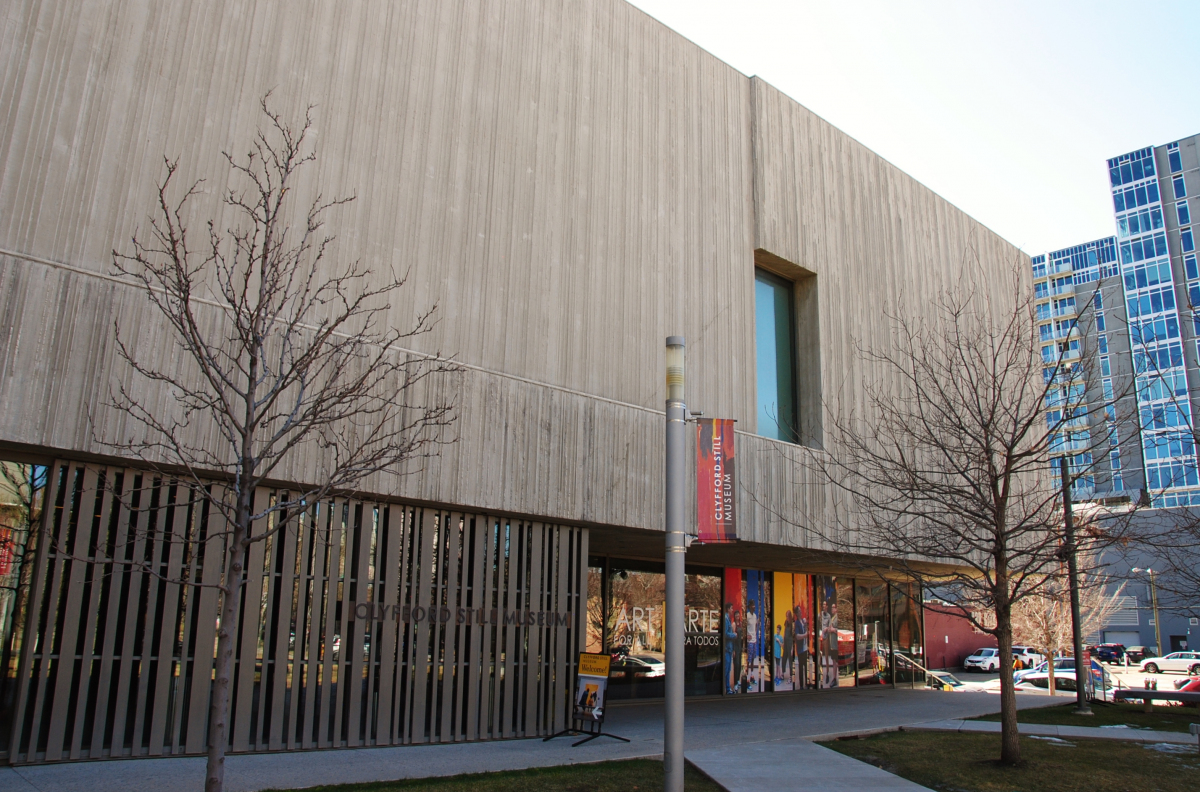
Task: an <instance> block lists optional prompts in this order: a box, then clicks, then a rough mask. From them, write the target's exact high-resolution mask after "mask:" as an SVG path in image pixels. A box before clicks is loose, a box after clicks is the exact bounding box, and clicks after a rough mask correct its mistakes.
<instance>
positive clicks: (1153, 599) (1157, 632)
mask: <svg viewBox="0 0 1200 792" xmlns="http://www.w3.org/2000/svg"><path fill="white" fill-rule="evenodd" d="M1129 571H1130V572H1132V573H1134V574H1135V575H1136V574H1138V573H1140V572H1145V573H1146V574H1147V575H1149V576H1150V608H1151V613H1153V614H1154V653H1155V654H1159V655H1161V654H1162V632H1161V629H1162V628H1161V627H1160V626H1159V623H1158V587H1157V586H1155V585H1154V570H1153V569H1141V568H1139V567H1134V568H1133V569H1131V570H1129Z"/></svg>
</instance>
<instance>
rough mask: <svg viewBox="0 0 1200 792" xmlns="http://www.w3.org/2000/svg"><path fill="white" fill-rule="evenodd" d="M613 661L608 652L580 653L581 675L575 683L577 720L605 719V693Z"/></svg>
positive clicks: (596, 720)
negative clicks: (610, 665)
mask: <svg viewBox="0 0 1200 792" xmlns="http://www.w3.org/2000/svg"><path fill="white" fill-rule="evenodd" d="M611 662H612V658H610V657H609V656H608V655H606V654H594V653H591V652H580V653H579V675H578V676H577V677H576V679H577V681H576V683H575V708H574V712H573V716H574V718H575V720H581V721H594V722H596V723H602V722H603V721H604V694H605V693H606V692H607V690H608V669H609V664H610V663H611Z"/></svg>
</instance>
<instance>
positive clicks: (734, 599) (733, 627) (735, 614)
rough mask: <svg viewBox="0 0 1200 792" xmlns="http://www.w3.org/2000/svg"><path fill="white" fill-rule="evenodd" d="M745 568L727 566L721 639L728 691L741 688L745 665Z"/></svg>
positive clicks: (735, 690) (740, 689)
mask: <svg viewBox="0 0 1200 792" xmlns="http://www.w3.org/2000/svg"><path fill="white" fill-rule="evenodd" d="M743 600H744V596H743V591H742V570H740V569H729V568H727V569H726V570H725V602H724V607H723V612H722V614H721V641H722V643H723V644H724V652H725V662H724V665H723V669H724V677H723V679H724V683H725V694H726V695H733V694H734V693H741V692H742V669H743V667H744V666H745V662H746V655H745V648H744V646H745V640H744V639H745V635H746V617H745V613H744V610H745V608H744V607H743V605H742V603H743Z"/></svg>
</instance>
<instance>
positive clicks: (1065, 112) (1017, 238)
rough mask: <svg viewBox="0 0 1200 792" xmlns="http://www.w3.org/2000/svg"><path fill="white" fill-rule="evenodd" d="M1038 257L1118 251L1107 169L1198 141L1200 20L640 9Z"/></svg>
mask: <svg viewBox="0 0 1200 792" xmlns="http://www.w3.org/2000/svg"><path fill="white" fill-rule="evenodd" d="M632 2H633V5H635V6H637V7H638V8H641V9H642V10H643V11H645V12H646V13H648V14H649V15H650V16H652V17H654V18H655V19H657V20H659V21H660V22H662V23H664V24H665V25H667V26H668V27H670V28H672V29H674V30H675V31H677V32H678V33H680V34H682V35H684V36H686V37H687V38H689V39H691V40H692V41H694V42H695V43H696V44H698V45H699V46H701V47H703V48H704V49H706V50H708V51H709V52H711V53H712V54H713V55H715V56H717V57H718V58H720V59H721V60H723V61H725V62H726V63H728V64H729V65H730V66H732V67H734V68H735V69H737V70H739V71H741V72H743V73H744V74H746V75H757V76H759V77H761V78H762V79H764V80H766V81H767V82H768V83H770V84H771V85H773V86H775V87H776V88H778V89H779V90H781V91H783V92H784V93H785V94H787V95H788V96H790V97H792V98H793V99H795V100H796V101H797V102H799V103H800V104H802V105H804V106H805V107H807V108H808V109H810V110H812V111H813V112H815V113H816V114H817V115H819V116H821V117H822V118H824V119H825V120H827V121H829V122H830V123H832V124H833V125H834V126H836V127H838V128H839V129H841V130H842V131H844V132H846V133H847V134H849V135H850V136H851V137H854V138H855V139H857V140H859V141H860V142H862V143H863V144H864V145H866V146H867V147H868V148H870V149H872V150H873V151H875V152H876V153H878V154H879V155H880V156H882V157H884V158H885V159H887V160H888V161H890V162H892V163H893V164H895V165H896V166H897V167H899V168H900V169H901V170H903V171H905V172H907V173H908V174H910V175H912V176H913V177H914V178H916V179H917V180H918V181H920V182H922V183H923V184H925V185H926V186H928V187H929V188H930V189H932V190H934V191H935V192H937V193H938V194H939V195H941V196H942V197H944V198H946V199H947V200H948V201H950V202H951V203H953V204H954V205H956V206H958V207H959V208H960V209H962V210H963V211H965V212H967V213H968V214H969V215H971V216H972V217H974V218H975V219H976V220H978V221H980V222H981V223H983V224H984V225H986V226H987V227H989V228H991V229H992V230H994V231H995V232H996V233H998V234H1000V236H1002V237H1004V238H1005V239H1007V240H1008V241H1009V242H1011V243H1013V244H1015V245H1017V246H1018V247H1020V248H1021V249H1022V250H1024V251H1025V252H1026V253H1029V254H1031V255H1032V254H1036V253H1044V252H1046V251H1049V250H1057V249H1059V248H1064V247H1069V246H1071V245H1075V244H1079V243H1081V242H1087V241H1090V240H1092V239H1097V238H1099V237H1104V236H1109V235H1111V234H1113V233H1114V228H1113V211H1112V202H1111V200H1112V199H1111V194H1110V192H1109V189H1108V187H1109V185H1108V168H1107V165H1106V164H1105V160H1107V159H1108V158H1109V157H1113V156H1117V155H1120V154H1125V153H1128V152H1130V151H1134V150H1136V149H1139V148H1143V147H1145V146H1158V145H1162V144H1164V143H1170V142H1172V141H1174V140H1178V139H1180V138H1183V137H1187V136H1189V135H1194V134H1197V133H1200V2H1197V1H1196V0H1190V2H1146V1H1145V0H1139V2H1122V3H1117V2H1108V1H1107V0H1105V1H1103V2H1096V1H1093V0H1087V1H1086V2H1085V1H1083V0H1078V1H1077V2H1051V1H1050V0H1043V2H1025V1H1024V0H1020V1H1012V0H1005V2H1002V3H1001V2H990V3H985V2H967V1H966V0H959V1H958V2H949V1H948V0H928V1H926V0H891V1H890V2H885V1H883V0H825V1H824V2H814V1H813V0H738V1H737V2H732V1H731V0H632Z"/></svg>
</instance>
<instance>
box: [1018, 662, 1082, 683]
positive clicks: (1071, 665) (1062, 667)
mask: <svg viewBox="0 0 1200 792" xmlns="http://www.w3.org/2000/svg"><path fill="white" fill-rule="evenodd" d="M1048 665H1049V663H1047V662H1046V661H1045V660H1043V661H1042V662H1040V663H1038V664H1037V665H1035V666H1034V667H1033V668H1030V669H1028V670H1026V671H1016V672H1014V673H1013V682H1016V683H1018V684H1019V683H1020V682H1021V680H1022V679H1024V678H1025V677H1027V676H1030V675H1031V674H1036V673H1039V672H1041V673H1047V670H1046V667H1047V666H1048ZM1062 671H1070V672H1071V674H1072V678H1074V674H1075V658H1074V657H1056V658H1055V659H1054V676H1055V678H1057V677H1058V675H1059V673H1060V672H1062Z"/></svg>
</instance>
